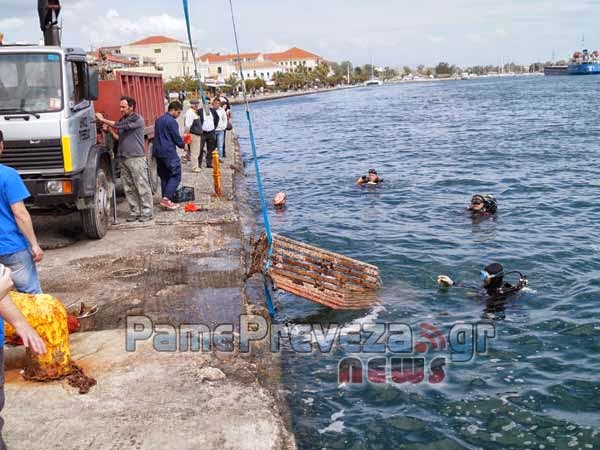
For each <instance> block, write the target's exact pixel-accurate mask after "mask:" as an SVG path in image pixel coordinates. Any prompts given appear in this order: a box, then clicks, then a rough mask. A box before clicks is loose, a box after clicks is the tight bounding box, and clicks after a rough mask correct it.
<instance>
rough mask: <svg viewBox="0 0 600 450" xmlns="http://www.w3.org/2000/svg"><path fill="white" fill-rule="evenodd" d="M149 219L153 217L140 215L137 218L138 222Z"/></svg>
mask: <svg viewBox="0 0 600 450" xmlns="http://www.w3.org/2000/svg"><path fill="white" fill-rule="evenodd" d="M151 220H154V217H152V216H141V217H140V218H139V219H138V222H150V221H151Z"/></svg>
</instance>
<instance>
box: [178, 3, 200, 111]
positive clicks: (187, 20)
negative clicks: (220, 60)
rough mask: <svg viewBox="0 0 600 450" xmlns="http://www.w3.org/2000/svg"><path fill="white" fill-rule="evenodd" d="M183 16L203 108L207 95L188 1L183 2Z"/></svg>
mask: <svg viewBox="0 0 600 450" xmlns="http://www.w3.org/2000/svg"><path fill="white" fill-rule="evenodd" d="M183 14H184V15H185V26H186V27H187V36H188V41H189V43H190V50H191V51H192V60H193V61H194V74H195V76H196V82H197V83H198V89H199V90H200V97H201V98H202V106H203V107H204V106H205V105H206V95H204V87H203V86H202V80H201V79H200V74H199V73H198V61H196V55H195V54H194V45H193V44H192V29H191V27H190V12H189V8H188V0H183Z"/></svg>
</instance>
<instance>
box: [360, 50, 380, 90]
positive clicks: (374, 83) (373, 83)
mask: <svg viewBox="0 0 600 450" xmlns="http://www.w3.org/2000/svg"><path fill="white" fill-rule="evenodd" d="M364 84H365V86H381V85H382V84H383V81H381V80H380V79H379V78H377V77H376V76H375V66H374V65H373V58H372V57H371V78H369V79H368V80H367V81H365V83H364Z"/></svg>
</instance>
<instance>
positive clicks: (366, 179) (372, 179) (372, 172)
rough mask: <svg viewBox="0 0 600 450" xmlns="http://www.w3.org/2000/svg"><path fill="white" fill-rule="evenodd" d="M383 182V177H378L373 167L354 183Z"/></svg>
mask: <svg viewBox="0 0 600 450" xmlns="http://www.w3.org/2000/svg"><path fill="white" fill-rule="evenodd" d="M379 183H383V178H379V176H378V175H377V171H376V170H375V169H369V173H368V174H367V175H363V176H362V177H360V178H359V179H358V180H356V184H358V185H359V186H360V185H363V184H379Z"/></svg>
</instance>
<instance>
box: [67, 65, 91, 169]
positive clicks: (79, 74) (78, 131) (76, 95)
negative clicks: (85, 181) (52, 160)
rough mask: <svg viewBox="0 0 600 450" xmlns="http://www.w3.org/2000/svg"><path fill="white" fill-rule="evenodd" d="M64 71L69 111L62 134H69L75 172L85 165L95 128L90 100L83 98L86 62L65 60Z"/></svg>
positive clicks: (85, 81)
mask: <svg viewBox="0 0 600 450" xmlns="http://www.w3.org/2000/svg"><path fill="white" fill-rule="evenodd" d="M65 72H66V77H67V102H68V105H67V106H68V108H69V110H70V112H69V120H68V121H67V123H66V129H64V127H63V135H68V136H70V143H71V152H70V153H71V162H72V169H71V171H72V172H77V171H79V170H82V169H83V168H84V167H85V164H86V162H87V157H88V153H89V150H90V148H91V146H92V145H93V144H94V143H95V139H96V129H95V121H94V117H93V108H92V102H90V101H89V100H86V99H85V92H86V83H87V63H85V62H84V61H69V60H67V62H66V70H65Z"/></svg>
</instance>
